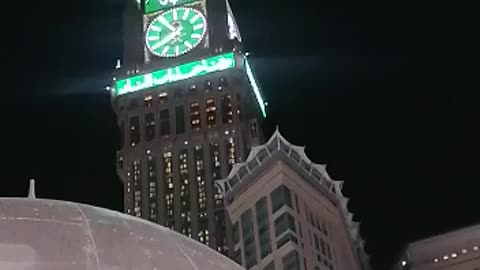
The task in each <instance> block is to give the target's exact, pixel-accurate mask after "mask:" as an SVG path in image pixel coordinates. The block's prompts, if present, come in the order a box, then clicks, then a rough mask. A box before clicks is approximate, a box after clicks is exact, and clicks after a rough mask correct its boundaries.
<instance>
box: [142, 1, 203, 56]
mask: <svg viewBox="0 0 480 270" xmlns="http://www.w3.org/2000/svg"><path fill="white" fill-rule="evenodd" d="M206 32H207V21H206V19H205V16H203V14H202V13H201V12H200V11H198V10H196V9H193V8H187V7H179V8H172V9H169V10H167V11H165V12H164V13H161V14H160V15H159V16H158V17H156V18H155V19H154V20H153V21H152V22H151V23H150V25H149V26H148V28H147V32H146V35H145V43H146V45H147V48H148V49H149V50H150V51H151V52H152V53H153V54H154V55H157V56H160V57H176V56H179V55H182V54H185V53H187V52H188V51H190V50H192V49H193V48H195V47H196V46H198V44H200V42H201V41H202V40H203V38H204V37H205V33H206Z"/></svg>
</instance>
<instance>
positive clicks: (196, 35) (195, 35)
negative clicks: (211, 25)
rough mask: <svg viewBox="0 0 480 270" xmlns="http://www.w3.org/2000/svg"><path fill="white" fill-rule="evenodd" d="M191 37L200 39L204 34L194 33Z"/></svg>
mask: <svg viewBox="0 0 480 270" xmlns="http://www.w3.org/2000/svg"><path fill="white" fill-rule="evenodd" d="M190 37H191V38H197V39H198V38H201V37H202V35H200V34H196V33H193V34H192V35H191V36H190Z"/></svg>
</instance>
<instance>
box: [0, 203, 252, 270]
mask: <svg viewBox="0 0 480 270" xmlns="http://www.w3.org/2000/svg"><path fill="white" fill-rule="evenodd" d="M0 269H2V270H3V269H5V270H6V269H8V270H66V269H68V270H203V269H205V270H206V269H208V270H242V269H243V268H242V267H241V266H239V265H238V264H236V263H235V262H233V261H232V260H230V259H229V258H227V257H225V256H223V255H222V254H220V253H218V252H216V251H214V250H212V249H210V248H209V247H207V246H204V245H203V244H200V243H198V242H196V241H195V240H192V239H190V238H188V237H185V236H183V235H181V234H179V233H177V232H174V231H172V230H169V229H167V228H164V227H162V226H160V225H157V224H154V223H151V222H148V221H145V220H142V219H139V218H135V217H132V216H128V215H125V214H122V213H119V212H115V211H111V210H107V209H103V208H98V207H93V206H88V205H83V204H78V203H73V202H65V201H54V200H43V199H23V198H0Z"/></svg>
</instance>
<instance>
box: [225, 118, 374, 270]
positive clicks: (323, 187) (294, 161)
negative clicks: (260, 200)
mask: <svg viewBox="0 0 480 270" xmlns="http://www.w3.org/2000/svg"><path fill="white" fill-rule="evenodd" d="M275 159H283V160H285V161H287V163H288V164H289V165H292V167H293V169H295V170H296V171H297V172H298V173H300V174H301V175H302V176H304V179H306V180H307V181H308V182H310V183H311V184H313V185H314V186H315V187H317V188H318V189H319V190H320V191H321V192H323V194H325V196H327V198H328V199H329V200H330V201H332V202H333V203H334V204H335V205H337V207H338V208H339V210H340V212H341V213H342V214H343V216H344V219H345V223H346V224H347V227H348V230H349V234H350V236H351V238H352V239H353V242H354V244H355V246H356V250H357V251H358V252H359V256H360V258H361V259H362V261H363V262H362V263H363V264H364V265H365V269H367V268H369V267H368V265H369V257H368V255H367V254H366V252H365V241H364V240H363V239H362V238H361V236H360V233H359V231H360V223H359V222H356V221H354V220H353V214H352V213H351V212H350V211H349V210H348V201H349V199H348V198H346V197H345V196H344V195H343V194H342V187H343V181H337V180H333V179H332V178H331V177H330V176H329V175H328V173H327V171H326V165H323V164H316V163H314V162H312V161H311V160H310V159H309V158H308V157H307V155H306V154H305V147H303V146H296V145H293V144H291V143H290V142H288V141H287V140H286V139H285V138H284V137H283V136H282V135H281V134H280V131H279V129H278V127H277V129H276V130H275V132H274V133H273V135H272V136H271V137H270V139H269V140H268V141H267V142H266V143H265V144H263V145H258V146H254V147H252V149H251V151H250V154H249V155H248V157H247V159H246V160H245V162H241V163H237V164H234V165H233V167H232V170H231V171H230V173H229V175H228V177H227V178H225V179H222V180H218V181H216V183H217V187H218V188H219V189H221V190H222V192H223V193H224V194H225V199H226V200H227V201H230V200H232V199H233V197H234V196H235V195H236V194H237V193H238V192H240V190H241V189H243V188H244V187H245V186H246V185H249V182H250V181H253V180H254V179H255V177H254V176H255V175H259V174H260V173H261V172H262V171H263V170H264V169H265V168H266V166H264V165H265V164H267V163H270V162H271V161H272V160H275Z"/></svg>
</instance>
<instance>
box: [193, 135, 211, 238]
mask: <svg viewBox="0 0 480 270" xmlns="http://www.w3.org/2000/svg"><path fill="white" fill-rule="evenodd" d="M193 160H194V164H195V179H196V181H197V198H198V202H197V203H198V215H199V220H198V222H199V225H198V226H199V228H198V230H199V235H198V236H199V240H200V242H202V243H204V244H208V242H209V241H208V238H207V237H208V218H207V186H206V183H205V167H204V158H203V147H202V146H201V145H197V146H195V148H194V151H193Z"/></svg>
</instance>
